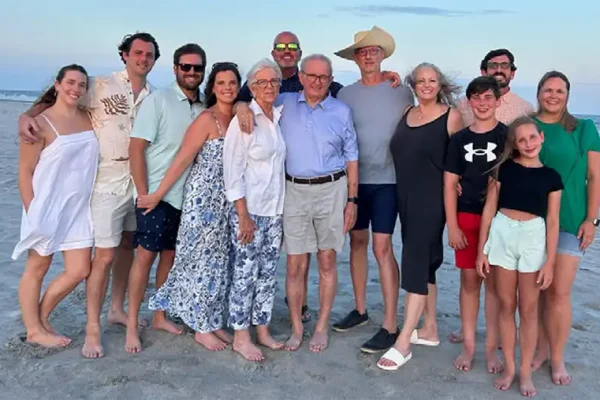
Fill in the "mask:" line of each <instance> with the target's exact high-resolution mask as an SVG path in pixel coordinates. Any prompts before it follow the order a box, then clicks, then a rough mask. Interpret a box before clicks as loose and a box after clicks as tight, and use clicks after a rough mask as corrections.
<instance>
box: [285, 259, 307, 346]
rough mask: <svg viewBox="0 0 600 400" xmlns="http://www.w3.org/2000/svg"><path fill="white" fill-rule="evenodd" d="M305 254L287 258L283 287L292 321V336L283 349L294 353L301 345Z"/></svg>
mask: <svg viewBox="0 0 600 400" xmlns="http://www.w3.org/2000/svg"><path fill="white" fill-rule="evenodd" d="M306 257H307V255H306V254H293V255H288V256H287V274H286V278H285V287H286V292H287V296H288V307H289V310H290V319H291V321H292V334H291V336H290V338H289V339H288V341H287V342H286V343H285V349H286V350H288V351H296V350H298V348H299V347H300V344H301V343H302V335H303V334H304V327H303V326H302V287H303V284H304V283H303V279H304V275H305V272H306V271H305V268H306V266H307V264H306Z"/></svg>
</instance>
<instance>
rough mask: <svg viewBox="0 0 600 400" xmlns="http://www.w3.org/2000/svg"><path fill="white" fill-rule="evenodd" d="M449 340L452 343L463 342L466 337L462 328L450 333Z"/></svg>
mask: <svg viewBox="0 0 600 400" xmlns="http://www.w3.org/2000/svg"><path fill="white" fill-rule="evenodd" d="M448 340H449V341H450V343H454V344H456V343H462V342H463V340H464V338H463V334H462V330H460V329H457V330H455V331H454V332H452V333H450V334H449V335H448Z"/></svg>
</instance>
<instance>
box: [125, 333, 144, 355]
mask: <svg viewBox="0 0 600 400" xmlns="http://www.w3.org/2000/svg"><path fill="white" fill-rule="evenodd" d="M141 351H142V342H140V336H139V334H138V332H137V330H136V331H135V332H129V330H127V334H126V335H125V352H127V353H129V354H135V353H139V352H141Z"/></svg>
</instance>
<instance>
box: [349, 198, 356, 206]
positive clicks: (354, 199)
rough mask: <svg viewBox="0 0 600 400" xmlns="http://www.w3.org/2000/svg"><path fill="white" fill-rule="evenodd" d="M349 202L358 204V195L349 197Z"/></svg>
mask: <svg viewBox="0 0 600 400" xmlns="http://www.w3.org/2000/svg"><path fill="white" fill-rule="evenodd" d="M348 203H354V204H358V197H348Z"/></svg>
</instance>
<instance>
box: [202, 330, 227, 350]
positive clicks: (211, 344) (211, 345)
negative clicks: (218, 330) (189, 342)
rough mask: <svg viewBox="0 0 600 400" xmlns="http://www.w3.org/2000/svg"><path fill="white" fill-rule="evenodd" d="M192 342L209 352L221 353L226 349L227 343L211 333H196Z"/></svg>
mask: <svg viewBox="0 0 600 400" xmlns="http://www.w3.org/2000/svg"><path fill="white" fill-rule="evenodd" d="M194 340H195V341H196V342H198V343H200V344H201V345H202V346H204V347H206V349H207V350H210V351H223V350H225V349H226V348H227V343H225V342H223V341H222V340H221V339H219V338H218V337H217V336H216V335H215V334H214V333H213V332H208V333H199V332H196V334H195V335H194Z"/></svg>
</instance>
